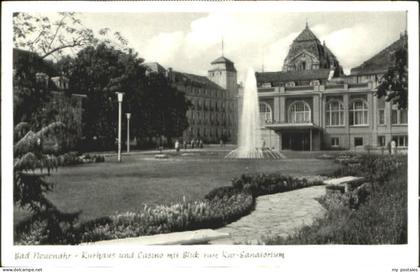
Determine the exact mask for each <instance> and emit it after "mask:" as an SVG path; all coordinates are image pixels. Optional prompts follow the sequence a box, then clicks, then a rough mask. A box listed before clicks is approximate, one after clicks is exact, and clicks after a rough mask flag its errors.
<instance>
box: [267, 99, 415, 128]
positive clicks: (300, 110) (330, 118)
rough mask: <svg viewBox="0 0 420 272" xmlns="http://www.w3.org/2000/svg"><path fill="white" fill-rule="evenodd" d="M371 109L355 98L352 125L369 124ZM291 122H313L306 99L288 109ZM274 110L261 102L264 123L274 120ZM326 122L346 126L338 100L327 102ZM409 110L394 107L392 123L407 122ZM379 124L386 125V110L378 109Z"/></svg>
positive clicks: (352, 109)
mask: <svg viewBox="0 0 420 272" xmlns="http://www.w3.org/2000/svg"><path fill="white" fill-rule="evenodd" d="M368 116H369V109H368V105H367V103H366V101H365V100H363V99H355V100H353V101H352V102H351V104H350V107H349V123H350V125H352V126H364V125H368V124H369V119H368ZM287 117H288V119H287V120H288V122H289V123H309V122H311V108H310V106H309V104H308V103H307V102H305V101H295V102H293V103H292V104H291V105H290V106H289V109H288V111H287ZM272 118H273V117H272V110H271V107H270V105H268V104H267V103H265V102H261V103H260V121H261V123H262V124H264V123H271V122H272ZM325 122H326V125H327V126H344V106H343V103H341V102H340V101H338V100H332V101H330V102H328V103H327V105H326V109H325ZM407 122H408V115H407V110H398V109H392V112H391V124H393V125H395V124H407ZM378 124H380V125H385V110H384V109H379V111H378Z"/></svg>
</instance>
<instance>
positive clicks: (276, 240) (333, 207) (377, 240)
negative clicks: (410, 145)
mask: <svg viewBox="0 0 420 272" xmlns="http://www.w3.org/2000/svg"><path fill="white" fill-rule="evenodd" d="M383 160H384V164H385V166H388V167H390V168H391V170H389V169H384V167H383V166H382V165H381V163H380V159H379V158H378V157H377V156H376V157H375V158H374V159H368V158H364V161H365V162H368V163H371V165H366V166H364V165H363V163H362V164H361V165H360V169H371V170H373V174H372V175H371V176H372V177H374V178H376V177H378V176H379V175H380V174H379V173H378V172H379V171H386V172H387V173H385V174H382V173H381V175H382V177H383V176H386V180H384V181H382V182H380V183H377V184H376V185H375V189H374V190H373V186H374V184H375V183H365V184H364V185H361V186H359V187H358V188H357V189H356V190H355V191H353V192H348V193H345V194H341V193H330V194H327V195H326V196H324V197H323V198H321V199H320V202H321V204H322V205H323V206H324V207H325V208H326V209H327V213H326V215H325V217H323V218H320V219H318V220H316V221H315V223H314V224H313V225H311V226H305V227H303V228H302V229H300V230H298V231H297V232H296V233H295V234H294V235H292V236H290V237H287V238H284V237H280V236H278V237H271V238H268V239H267V240H266V241H265V243H267V244H332V243H333V244H404V243H407V172H406V171H407V168H406V162H405V161H404V158H402V157H394V158H390V157H389V156H386V157H384V158H383ZM360 171H361V170H360Z"/></svg>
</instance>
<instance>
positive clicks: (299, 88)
mask: <svg viewBox="0 0 420 272" xmlns="http://www.w3.org/2000/svg"><path fill="white" fill-rule="evenodd" d="M313 89H314V87H313V86H311V85H301V86H293V87H292V86H289V87H285V90H286V91H312V90H313Z"/></svg>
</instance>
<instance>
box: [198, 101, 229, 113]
mask: <svg viewBox="0 0 420 272" xmlns="http://www.w3.org/2000/svg"><path fill="white" fill-rule="evenodd" d="M191 103H192V109H196V110H210V111H213V110H214V111H219V110H220V111H225V110H226V109H227V110H233V109H234V106H233V103H228V102H224V101H214V102H213V101H212V100H206V101H201V100H192V101H191Z"/></svg>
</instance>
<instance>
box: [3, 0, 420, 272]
mask: <svg viewBox="0 0 420 272" xmlns="http://www.w3.org/2000/svg"><path fill="white" fill-rule="evenodd" d="M58 9H59V10H60V11H84V12H87V11H90V12H156V11H170V12H180V11H190V12H210V11H223V12H225V11H226V12H239V11H241V12H264V11H270V12H272V11H278V12H303V11H305V12H327V11H343V12H349V11H405V10H407V11H408V26H407V27H408V33H409V35H408V39H409V66H410V69H409V79H410V82H409V90H410V92H409V101H410V105H409V135H410V136H409V138H410V149H409V152H408V156H409V167H408V173H409V174H408V175H409V184H408V192H409V193H408V194H409V195H408V211H409V216H408V241H409V243H408V245H383V246H359V245H358V246H348V245H346V246H340V245H333V246H327V245H316V246H309V245H308V246H270V247H261V246H260V247H255V246H254V247H252V246H251V247H250V246H194V247H180V246H173V247H126V246H125V247H116V246H113V247H111V246H95V247H93V246H89V247H85V246H38V247H33V246H31V247H29V246H28V247H21V246H20V247H19V246H13V243H12V240H13V229H12V228H13V223H12V222H13V221H12V220H11V218H12V216H13V205H12V203H13V199H12V197H13V196H12V167H13V160H12V154H13V140H12V131H13V120H12V112H13V107H12V101H13V96H12V82H11V80H8V79H11V78H12V69H11V67H12V43H11V42H9V41H11V40H12V19H11V14H12V12H13V11H27V12H29V11H31V12H36V11H38V12H50V11H51V12H52V11H57V10H58ZM1 20H2V67H3V69H2V82H1V84H2V90H3V91H2V97H1V98H2V101H1V103H2V114H1V118H2V120H1V121H2V122H1V124H2V135H3V137H2V143H1V144H2V146H1V147H2V165H1V166H2V198H1V201H2V207H3V208H2V215H1V216H2V222H1V223H2V225H1V226H2V237H1V238H2V239H1V249H2V250H1V252H2V260H1V261H2V265H7V266H17V265H24V266H26V265H27V266H30V267H33V268H39V267H43V271H72V270H77V271H80V270H82V269H86V266H87V265H88V266H89V271H98V270H102V269H104V268H107V270H113V269H115V270H120V269H119V268H118V269H117V266H125V267H133V266H134V267H136V268H142V270H144V269H146V268H149V269H152V270H153V271H155V270H157V269H158V270H163V269H164V268H165V267H166V268H170V269H171V270H177V269H178V270H180V269H183V270H194V271H195V270H197V269H196V268H198V267H199V268H200V269H201V270H208V269H211V268H214V267H218V268H219V269H223V268H230V269H236V270H239V269H240V270H243V269H244V268H252V267H254V268H258V269H264V268H265V269H268V268H271V269H276V270H279V269H281V271H289V270H294V271H302V270H303V269H305V270H322V271H336V270H337V269H339V270H340V271H353V270H355V269H358V270H359V271H391V269H392V268H397V269H400V268H413V267H417V265H418V261H419V260H418V258H419V252H418V241H419V223H418V222H419V215H418V210H419V207H418V204H419V198H418V192H419V173H418V150H419V146H418V143H419V135H418V131H419V105H418V101H419V96H418V95H419V91H418V90H419V85H418V75H419V70H418V67H419V65H418V63H419V56H418V48H419V47H418V41H419V36H418V33H419V32H418V30H419V25H418V3H417V2H368V3H366V2H345V3H344V2H321V1H320V2H258V3H257V2H141V3H139V2H137V3H135V2H120V3H116V2H3V3H2V19H1ZM384 31H386V30H384ZM244 249H251V250H253V251H260V250H268V251H280V252H284V253H285V259H277V260H276V259H257V260H243V259H236V260H229V259H221V260H213V261H208V260H205V259H199V260H188V261H186V260H182V259H181V260H177V261H173V262H172V261H166V262H162V261H148V260H136V261H125V262H121V261H116V262H115V261H114V262H107V261H100V262H97V261H96V262H85V263H82V262H79V263H69V262H63V261H60V262H54V261H50V262H45V261H40V262H34V261H31V262H30V263H27V262H24V261H16V260H14V252H15V251H16V250H19V251H42V252H45V253H47V252H60V251H65V252H68V253H75V252H79V253H80V251H81V250H89V251H91V252H95V251H97V250H101V251H103V252H115V251H116V252H125V251H130V250H135V251H161V252H170V251H179V252H182V251H184V250H198V251H200V252H219V253H222V252H223V251H229V252H232V251H241V250H244ZM137 270H139V269H137Z"/></svg>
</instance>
